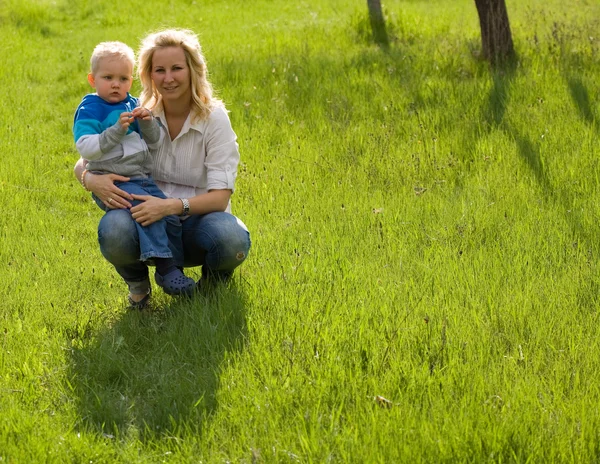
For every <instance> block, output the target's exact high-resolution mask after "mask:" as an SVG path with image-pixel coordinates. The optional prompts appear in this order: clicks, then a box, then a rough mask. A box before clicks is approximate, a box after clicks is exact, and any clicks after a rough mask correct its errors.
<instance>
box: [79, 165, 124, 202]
mask: <svg viewBox="0 0 600 464" xmlns="http://www.w3.org/2000/svg"><path fill="white" fill-rule="evenodd" d="M86 164H87V161H86V160H84V159H83V158H79V161H77V163H75V168H74V169H73V172H74V173H75V177H76V178H77V180H78V181H79V182H80V183H81V184H82V186H83V187H84V188H85V189H86V190H89V191H90V192H93V193H94V194H95V195H96V196H97V197H98V198H99V199H100V200H102V202H103V203H104V204H105V205H106V207H108V208H111V209H123V208H131V203H130V201H131V200H133V197H132V196H131V195H130V194H129V193H127V192H125V191H124V190H121V189H120V188H119V187H117V186H116V185H115V182H116V181H120V182H127V181H128V180H129V177H123V176H119V175H117V174H92V173H91V172H89V171H87V170H86V169H85V166H86ZM109 200H110V201H109Z"/></svg>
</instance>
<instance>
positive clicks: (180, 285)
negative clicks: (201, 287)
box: [154, 268, 196, 296]
mask: <svg viewBox="0 0 600 464" xmlns="http://www.w3.org/2000/svg"><path fill="white" fill-rule="evenodd" d="M154 279H155V280H156V283H157V284H158V285H159V286H160V287H162V289H163V290H164V291H165V293H166V294H167V295H185V296H191V295H192V294H193V293H194V290H195V289H196V282H195V281H194V279H192V278H191V277H187V276H186V275H185V274H184V273H183V272H181V270H180V269H179V268H177V269H175V270H173V271H171V272H169V273H168V274H166V275H164V276H161V275H160V274H159V273H158V272H155V273H154Z"/></svg>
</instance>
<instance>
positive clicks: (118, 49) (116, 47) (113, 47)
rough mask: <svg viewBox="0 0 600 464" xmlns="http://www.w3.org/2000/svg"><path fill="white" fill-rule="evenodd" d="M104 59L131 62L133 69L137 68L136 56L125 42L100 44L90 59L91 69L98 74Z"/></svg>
mask: <svg viewBox="0 0 600 464" xmlns="http://www.w3.org/2000/svg"><path fill="white" fill-rule="evenodd" d="M103 58H118V59H123V60H127V61H129V63H131V69H132V70H133V68H135V54H134V53H133V50H132V49H131V47H130V46H129V45H127V44H124V43H123V42H100V43H99V44H98V45H96V47H95V48H94V51H93V52H92V57H91V58H90V69H91V73H92V74H96V72H97V71H98V67H99V66H100V60H102V59H103Z"/></svg>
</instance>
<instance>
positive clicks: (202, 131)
mask: <svg viewBox="0 0 600 464" xmlns="http://www.w3.org/2000/svg"><path fill="white" fill-rule="evenodd" d="M153 113H154V116H155V117H156V118H157V119H158V122H159V125H160V126H161V129H162V130H163V131H164V132H165V137H163V143H162V144H161V145H160V146H159V148H158V152H155V153H154V155H155V157H154V167H153V169H152V175H153V177H154V180H156V184H157V185H158V186H159V187H160V189H161V190H162V191H163V192H164V193H165V195H166V196H167V197H171V198H190V197H194V196H196V195H200V194H202V193H206V192H208V191H209V190H223V189H230V190H231V191H233V190H234V183H235V178H236V176H237V167H238V164H239V162H240V153H239V150H238V144H237V141H236V140H237V136H236V135H235V132H233V129H232V127H231V121H230V120H229V116H228V115H227V112H226V110H225V109H224V108H216V109H214V110H213V111H212V113H211V114H210V116H209V117H208V119H207V120H204V121H197V122H194V123H192V122H191V115H188V117H187V119H186V121H185V123H184V124H183V127H182V129H181V132H179V134H178V135H177V137H175V140H173V141H171V137H170V136H169V129H168V125H167V121H166V118H165V115H164V110H163V108H162V106H160V105H159V106H158V107H157V108H155V110H154V112H153ZM230 210H231V204H230V205H229V206H228V207H227V211H230Z"/></svg>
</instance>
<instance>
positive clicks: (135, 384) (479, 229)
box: [0, 0, 600, 463]
mask: <svg viewBox="0 0 600 464" xmlns="http://www.w3.org/2000/svg"><path fill="white" fill-rule="evenodd" d="M507 3H508V10H509V15H510V19H511V25H512V29H513V37H514V40H515V46H516V50H517V53H518V62H517V64H516V65H515V66H514V67H511V68H506V69H503V70H498V71H491V70H490V69H489V68H488V66H487V65H486V64H485V63H484V62H481V61H480V60H478V58H477V56H478V51H479V31H478V20H477V13H476V10H475V6H474V3H473V2H472V1H469V0H437V1H434V0H430V1H425V0H423V1H416V0H412V1H408V0H406V1H400V0H391V1H388V2H386V3H385V7H386V18H387V21H388V31H389V33H390V35H391V37H392V45H391V47H390V49H389V50H387V51H384V50H381V49H379V48H378V47H376V46H374V45H372V44H371V43H370V42H369V29H368V21H367V16H366V2H364V1H360V2H348V1H343V0H317V1H312V2H287V1H283V0H257V1H253V2H251V5H249V4H248V2H243V1H241V0H231V1H217V0H210V1H209V0H203V1H191V0H187V1H172V2H153V1H145V2H142V1H139V0H132V1H130V2H125V3H123V4H119V5H116V6H115V5H111V4H109V3H104V2H90V1H88V0H69V1H66V0H57V1H46V0H5V1H4V2H1V3H0V45H1V46H0V57H1V58H2V59H1V62H2V66H0V101H1V102H2V105H0V121H1V125H0V156H1V160H0V205H1V214H0V299H1V303H0V345H1V349H0V462H9V463H32V462H56V463H64V462H73V463H83V462H86V463H87V462H90V463H91V462H111V463H112V462H123V463H135V462H139V463H146V462H208V463H213V462H217V463H218V462H246V463H259V462H269V463H270V462H302V463H304V462H357V463H358V462H361V463H362V462H381V463H384V462H385V463H389V462H598V460H600V432H599V431H600V409H599V404H600V355H599V349H600V346H599V345H600V339H599V337H598V335H597V334H598V325H599V323H600V321H599V312H598V309H599V306H600V302H599V299H598V298H599V297H598V293H599V289H600V279H599V275H598V259H599V258H600V256H599V251H600V250H599V246H598V239H599V235H600V234H599V233H598V217H599V213H600V203H599V202H598V188H599V182H600V180H599V166H598V155H599V152H600V149H599V148H598V130H599V126H598V111H599V110H598V103H597V102H598V97H599V90H600V89H599V84H598V83H599V82H600V33H599V32H598V31H600V4H598V3H597V2H595V1H591V0H571V1H569V2H564V1H558V0H548V1H542V0H534V1H531V2H517V1H510V0H509V1H508V2H507ZM525 4H527V5H525ZM165 26H178V27H189V28H192V29H194V30H195V31H197V32H198V33H199V35H200V38H201V42H202V43H203V46H204V51H205V54H206V57H207V60H208V64H209V70H210V72H211V80H212V82H213V84H214V86H215V88H216V89H217V90H218V93H219V95H220V96H221V97H222V98H223V99H224V100H225V102H226V103H227V106H228V109H229V110H230V111H231V113H230V115H231V119H232V122H233V125H234V129H235V130H236V133H237V134H238V137H239V144H240V150H241V154H242V161H243V162H242V165H241V167H240V171H239V176H238V183H237V191H236V193H235V195H234V198H233V202H234V204H233V209H234V213H235V214H237V215H238V216H239V217H241V218H242V219H243V220H244V222H245V223H246V224H247V225H248V227H249V228H250V230H251V233H252V241H253V248H252V250H251V257H250V258H249V259H248V261H247V262H246V263H245V264H244V266H243V267H242V268H241V269H240V270H239V272H237V273H236V276H235V279H234V281H233V282H231V283H230V284H228V285H227V286H222V287H218V288H216V289H215V290H214V291H213V292H212V293H209V294H208V295H200V296H198V298H197V299H195V300H194V301H192V302H185V301H177V300H172V299H170V298H169V297H167V296H164V295H162V294H161V292H160V291H156V292H155V294H156V299H155V308H154V310H153V311H151V312H148V313H143V314H138V313H133V312H128V311H127V310H126V302H125V297H126V288H125V286H124V284H123V283H122V282H121V281H120V279H119V277H118V275H117V274H116V273H115V272H114V270H113V269H111V267H110V266H109V265H108V263H107V262H105V261H104V260H103V258H102V256H101V254H100V252H99V249H98V245H97V241H96V226H97V223H98V220H99V219H100V217H101V212H100V210H99V209H98V208H97V207H96V206H95V205H94V204H93V203H92V201H91V199H90V197H89V194H88V193H86V192H85V191H84V190H83V189H82V188H81V186H80V185H79V184H78V183H77V181H76V179H75V178H74V176H73V174H72V167H73V165H74V163H75V161H76V160H77V158H78V155H77V153H76V151H75V148H74V143H73V140H72V133H71V126H72V116H73V111H74V109H75V107H76V106H77V104H78V103H79V101H80V99H81V97H82V96H83V95H84V94H85V93H87V92H88V91H89V87H88V84H87V81H86V73H87V71H88V60H89V54H90V53H91V50H92V49H93V47H94V45H95V44H96V43H97V42H99V41H102V40H122V41H125V42H127V43H129V44H130V45H131V46H133V47H134V48H137V46H138V44H139V42H140V39H141V38H142V37H143V36H144V35H145V34H146V33H147V32H150V31H153V30H156V29H158V28H161V27H165ZM135 89H136V90H135V91H134V93H135V94H137V92H138V90H139V85H138V84H137V83H136V87H135ZM188 274H190V275H195V276H197V277H198V276H199V270H197V269H196V270H191V271H190V272H188Z"/></svg>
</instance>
